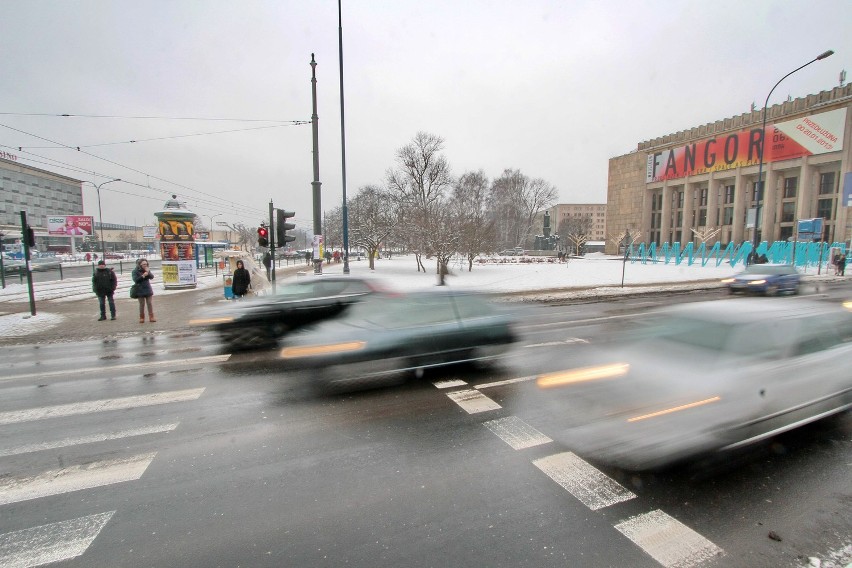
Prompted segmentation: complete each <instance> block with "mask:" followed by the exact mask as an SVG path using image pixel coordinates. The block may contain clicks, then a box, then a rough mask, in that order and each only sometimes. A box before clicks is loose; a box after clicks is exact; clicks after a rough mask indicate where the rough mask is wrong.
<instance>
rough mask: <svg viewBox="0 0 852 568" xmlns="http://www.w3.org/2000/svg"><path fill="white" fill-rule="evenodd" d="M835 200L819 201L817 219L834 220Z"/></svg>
mask: <svg viewBox="0 0 852 568" xmlns="http://www.w3.org/2000/svg"><path fill="white" fill-rule="evenodd" d="M833 213H834V199H817V214H816V216H817V217H822V218H823V219H834V215H833Z"/></svg>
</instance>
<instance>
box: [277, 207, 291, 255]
mask: <svg viewBox="0 0 852 568" xmlns="http://www.w3.org/2000/svg"><path fill="white" fill-rule="evenodd" d="M275 211H276V213H277V218H276V223H275V237H276V241H277V243H278V245H277V246H279V247H285V246H287V243H292V242H293V241H295V240H296V237H294V236H293V235H288V234H287V231H292V230H293V229H295V228H296V225H295V224H293V223H288V222H287V219H289V218H290V217H293V216H295V215H296V213H295V212H293V211H284V210H283V209H276V210H275Z"/></svg>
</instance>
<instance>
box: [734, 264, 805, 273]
mask: <svg viewBox="0 0 852 568" xmlns="http://www.w3.org/2000/svg"><path fill="white" fill-rule="evenodd" d="M743 274H796V269H795V268H793V267H792V266H789V265H786V264H752V265H750V266H748V267H747V268H746V269H745V270H743Z"/></svg>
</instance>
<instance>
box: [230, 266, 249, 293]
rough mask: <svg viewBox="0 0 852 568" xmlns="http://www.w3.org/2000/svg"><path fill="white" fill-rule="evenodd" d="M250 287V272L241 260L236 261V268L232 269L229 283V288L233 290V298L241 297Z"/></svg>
mask: <svg viewBox="0 0 852 568" xmlns="http://www.w3.org/2000/svg"><path fill="white" fill-rule="evenodd" d="M249 288H251V274H249V271H248V270H246V267H245V265H243V261H242V260H238V261H237V268H236V270H234V277H233V280H232V284H231V290H232V291H233V292H234V298H242V297H243V296H245V295H246V294H247V293H248V290H249Z"/></svg>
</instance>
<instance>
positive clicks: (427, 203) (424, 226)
mask: <svg viewBox="0 0 852 568" xmlns="http://www.w3.org/2000/svg"><path fill="white" fill-rule="evenodd" d="M443 149H444V140H443V139H442V138H441V137H439V136H435V135H433V134H428V133H426V132H418V133H417V135H416V136H415V137H414V140H412V141H411V143H409V144H408V145H406V146H403V147H402V148H400V149H399V150H397V153H396V163H397V167H396V169H392V170H389V171H388V173H387V185H388V189H389V190H390V191H391V192H392V193H393V194H394V195H395V197H396V199H397V200H398V203H399V205H400V211H401V213H400V214H401V217H402V220H403V221H404V223H405V224H406V227H407V228H408V230H409V233H408V237H409V244H410V246H411V249H412V250H413V251H414V254H415V260H416V262H417V271H418V272H419V271H420V269H421V268H422V269H423V271H424V272H426V267H425V266H424V265H423V260H422V255H423V254H424V253H425V254H427V255H430V254H434V255H436V256H438V257H439V263H440V262H441V261H440V258H441V257H443V256H444V255H443V254H442V253H443V252H444V251H443V247H444V246H446V245H447V243H449V242H450V240H451V239H450V235H445V234H442V233H441V232H440V231H442V230H446V229H447V228H448V225H447V224H446V223H443V222H441V218H442V209H445V208H446V196H445V194H446V192H447V190H448V189H449V188H450V187H451V185H452V182H453V177H452V174H451V173H450V166H449V163H448V162H447V159H446V158H445V157H444V156H443V155H442V154H441V151H442V150H443ZM441 270H442V268H440V267H439V273H440V272H441ZM443 270H446V266H444V267H443Z"/></svg>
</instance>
